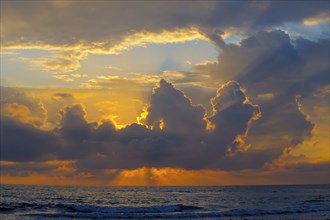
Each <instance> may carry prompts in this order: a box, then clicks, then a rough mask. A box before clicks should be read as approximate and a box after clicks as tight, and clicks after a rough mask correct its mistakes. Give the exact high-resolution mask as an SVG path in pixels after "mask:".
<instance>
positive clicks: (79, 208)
mask: <svg viewBox="0 0 330 220" xmlns="http://www.w3.org/2000/svg"><path fill="white" fill-rule="evenodd" d="M56 207H57V208H65V209H68V210H69V211H73V212H85V213H88V212H98V213H167V212H182V211H186V210H198V209H201V207H197V206H187V205H182V204H178V205H165V206H136V207H131V206H121V207H108V206H90V205H75V204H58V205H56Z"/></svg>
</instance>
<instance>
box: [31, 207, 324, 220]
mask: <svg viewBox="0 0 330 220" xmlns="http://www.w3.org/2000/svg"><path fill="white" fill-rule="evenodd" d="M58 208H66V209H67V210H69V212H65V213H40V214H26V215H25V216H32V217H40V218H89V219H101V218H107V219H111V218H116V219H120V218H122V219H127V218H133V219H145V218H165V219H180V218H220V217H248V216H262V215H285V214H297V213H312V212H324V211H330V206H329V205H314V206H295V207H286V208H278V209H268V210H262V209H232V210H227V211H208V210H204V209H202V208H200V207H195V206H185V205H181V204H179V205H168V206H146V207H99V206H79V205H63V206H60V207H58Z"/></svg>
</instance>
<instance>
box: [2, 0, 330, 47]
mask: <svg viewBox="0 0 330 220" xmlns="http://www.w3.org/2000/svg"><path fill="white" fill-rule="evenodd" d="M1 8H2V13H1V20H2V25H3V29H4V30H6V32H4V33H3V32H2V33H1V38H2V43H3V44H4V45H15V44H20V43H25V44H26V43H37V42H39V43H40V42H43V43H46V44H49V45H75V44H76V43H78V42H83V43H84V44H85V45H89V46H93V45H92V44H91V43H92V42H100V41H104V42H105V43H104V45H103V46H104V47H105V48H109V47H112V46H114V45H115V44H117V43H118V42H120V41H121V40H122V39H123V38H125V36H127V35H130V34H133V33H135V32H141V31H148V32H155V33H159V32H161V31H162V30H175V29H178V28H188V27H192V26H194V27H197V28H199V29H201V30H202V32H206V33H208V34H209V33H211V32H214V31H215V30H218V31H217V32H221V31H224V30H225V29H227V28H229V27H234V28H239V29H241V30H245V31H248V32H249V31H250V32H251V30H256V29H257V28H258V29H262V28H265V27H271V26H278V25H280V24H283V23H284V22H300V21H302V20H303V19H305V18H309V17H313V16H318V15H319V14H321V13H326V14H328V13H329V12H328V8H329V2H328V1H206V2H205V1H193V2H190V1H166V2H163V1H156V2H151V1H146V2H141V1H139V2H132V1H127V2H126V1H121V2H119V1H118V2H112V1H111V2H109V1H97V2H88V1H83V2H76V1H45V2H37V1H36V2H34V1H28V2H25V1H19V2H18V1H4V2H1ZM233 14H234V15H235V16H232V15H233ZM150 21H152V22H150ZM81 27H84V28H81ZM22 34H23V35H22ZM94 46H95V45H94Z"/></svg>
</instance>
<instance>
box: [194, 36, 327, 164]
mask: <svg viewBox="0 0 330 220" xmlns="http://www.w3.org/2000/svg"><path fill="white" fill-rule="evenodd" d="M297 44H298V43H297ZM219 46H220V48H221V49H222V53H221V54H220V55H219V57H218V62H217V63H206V64H205V65H204V70H203V67H202V65H199V66H198V70H199V71H204V72H205V73H204V74H210V75H211V78H212V79H213V80H217V81H220V82H223V81H228V80H235V81H237V82H239V83H240V84H241V85H242V87H244V88H247V89H246V94H247V96H248V97H249V99H250V100H251V101H252V102H253V103H256V104H257V105H258V106H259V108H260V111H261V117H260V119H258V120H257V121H255V122H254V123H252V124H251V127H250V129H249V131H250V132H249V135H248V136H247V139H246V143H247V144H251V146H252V147H251V148H250V150H249V151H247V152H246V154H242V155H241V156H239V157H237V158H240V160H236V159H237V158H234V157H233V158H231V159H233V160H234V162H233V164H232V167H233V166H235V167H237V166H239V164H241V165H242V167H246V166H249V164H250V165H253V164H258V160H259V162H260V163H261V164H262V163H264V162H265V161H266V160H268V161H271V160H272V159H275V158H277V157H278V156H279V155H281V154H282V153H283V150H284V149H286V148H291V147H296V146H298V145H299V144H301V143H302V142H303V141H304V140H305V139H308V138H310V137H311V136H312V130H313V128H314V124H313V123H312V122H311V121H310V120H309V119H308V116H307V115H306V114H305V113H304V112H302V110H301V109H300V107H299V106H300V105H301V103H300V100H299V98H298V97H299V96H301V95H302V94H303V93H304V92H306V90H304V89H303V83H304V84H306V83H307V84H309V83H308V82H306V81H305V82H304V80H303V79H306V77H305V75H306V74H307V73H306V74H305V73H304V71H306V68H307V69H308V65H311V63H310V62H309V61H308V60H307V59H306V58H305V59H304V57H303V56H301V55H300V53H301V52H300V51H302V49H296V47H294V45H292V43H291V40H290V37H289V36H288V35H287V34H285V33H284V32H282V31H280V30H275V31H270V32H265V31H260V32H258V33H256V34H255V35H253V36H251V37H248V38H245V39H243V40H242V41H241V42H240V44H239V45H235V44H221V45H219ZM315 46H316V45H315ZM297 48H298V47H297ZM313 48H315V47H314V46H313ZM315 49H316V48H315ZM312 51H313V50H310V52H311V53H313V52H312ZM306 52H307V51H306ZM307 53H308V52H307ZM308 54H309V53H308ZM305 56H310V55H305ZM306 63H307V65H306ZM323 67H325V68H324V69H323V70H326V71H328V67H327V65H325V64H323ZM324 73H325V72H322V75H323V76H325V75H324ZM310 75H313V74H310ZM233 101H234V100H233ZM222 106H223V105H222ZM263 154H264V156H261V155H263ZM254 155H259V156H258V157H254ZM244 157H246V158H245V159H244ZM252 158H254V159H253V160H251V159H252ZM258 158H259V159H258ZM227 159H229V160H230V158H227ZM245 160H247V161H246V162H244V161H245ZM263 160H265V161H263ZM253 161H255V163H253ZM226 163H227V164H229V161H227V162H226ZM258 166H259V165H258Z"/></svg>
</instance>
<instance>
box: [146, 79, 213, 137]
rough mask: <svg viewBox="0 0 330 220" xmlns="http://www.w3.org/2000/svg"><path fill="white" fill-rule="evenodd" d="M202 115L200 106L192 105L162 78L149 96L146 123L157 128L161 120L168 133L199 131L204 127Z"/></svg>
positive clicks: (202, 110)
mask: <svg viewBox="0 0 330 220" xmlns="http://www.w3.org/2000/svg"><path fill="white" fill-rule="evenodd" d="M204 115H205V110H204V108H203V107H202V106H193V105H192V104H191V101H190V100H189V99H188V98H187V97H185V95H184V94H183V93H182V92H181V91H179V90H176V89H174V88H173V85H172V84H171V83H168V82H166V81H165V80H163V79H162V80H160V82H159V87H157V88H156V89H154V92H153V94H152V96H151V100H150V106H149V108H148V116H147V118H146V123H147V125H149V126H153V127H155V128H158V129H159V127H160V125H159V124H160V123H161V121H163V123H164V127H163V128H162V129H163V130H164V131H166V132H169V133H170V132H173V133H195V132H196V133H201V132H202V131H204V130H205V128H206V121H205V120H204Z"/></svg>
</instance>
